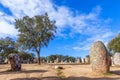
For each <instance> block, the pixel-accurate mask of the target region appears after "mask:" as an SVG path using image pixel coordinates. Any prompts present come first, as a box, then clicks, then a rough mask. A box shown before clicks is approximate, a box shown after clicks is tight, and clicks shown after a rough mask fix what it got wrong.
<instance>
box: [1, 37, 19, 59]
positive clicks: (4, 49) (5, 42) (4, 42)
mask: <svg viewBox="0 0 120 80" xmlns="http://www.w3.org/2000/svg"><path fill="white" fill-rule="evenodd" d="M16 51H17V49H16V43H15V41H13V40H12V38H9V37H6V38H4V39H3V38H1V39H0V55H1V56H3V57H4V58H7V57H8V55H9V54H11V53H14V52H16Z"/></svg>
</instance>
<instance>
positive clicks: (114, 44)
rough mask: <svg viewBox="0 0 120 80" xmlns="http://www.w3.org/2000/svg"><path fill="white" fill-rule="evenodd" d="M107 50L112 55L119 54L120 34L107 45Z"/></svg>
mask: <svg viewBox="0 0 120 80" xmlns="http://www.w3.org/2000/svg"><path fill="white" fill-rule="evenodd" d="M108 49H109V50H110V51H112V52H113V53H115V52H120V33H119V34H118V35H117V36H116V37H115V38H113V39H112V40H111V41H110V42H109V43H108Z"/></svg>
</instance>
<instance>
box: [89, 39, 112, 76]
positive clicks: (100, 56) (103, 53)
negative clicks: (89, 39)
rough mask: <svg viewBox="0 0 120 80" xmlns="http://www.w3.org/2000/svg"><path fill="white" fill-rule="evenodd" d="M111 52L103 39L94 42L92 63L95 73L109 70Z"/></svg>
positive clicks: (91, 50) (91, 51)
mask: <svg viewBox="0 0 120 80" xmlns="http://www.w3.org/2000/svg"><path fill="white" fill-rule="evenodd" d="M109 58H110V57H109V53H108V51H107V49H106V47H105V45H104V43H102V42H101V41H97V42H94V43H93V45H92V46H91V49H90V63H91V66H92V72H93V73H94V74H104V73H107V72H109V67H110V65H109V64H110V62H109Z"/></svg>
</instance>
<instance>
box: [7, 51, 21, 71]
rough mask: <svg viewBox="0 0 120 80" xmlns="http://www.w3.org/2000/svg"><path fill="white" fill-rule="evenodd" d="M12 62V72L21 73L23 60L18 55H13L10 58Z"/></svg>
mask: <svg viewBox="0 0 120 80" xmlns="http://www.w3.org/2000/svg"><path fill="white" fill-rule="evenodd" d="M8 59H9V61H10V65H11V70H13V71H19V70H21V58H20V56H19V55H18V54H17V53H12V54H10V55H9V56H8Z"/></svg>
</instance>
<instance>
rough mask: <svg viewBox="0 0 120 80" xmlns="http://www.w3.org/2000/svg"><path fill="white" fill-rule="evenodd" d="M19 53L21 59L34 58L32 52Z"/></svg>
mask: <svg viewBox="0 0 120 80" xmlns="http://www.w3.org/2000/svg"><path fill="white" fill-rule="evenodd" d="M19 55H20V56H21V58H22V59H23V60H28V59H30V60H31V59H34V58H35V55H34V54H33V53H28V52H24V51H22V52H19Z"/></svg>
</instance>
